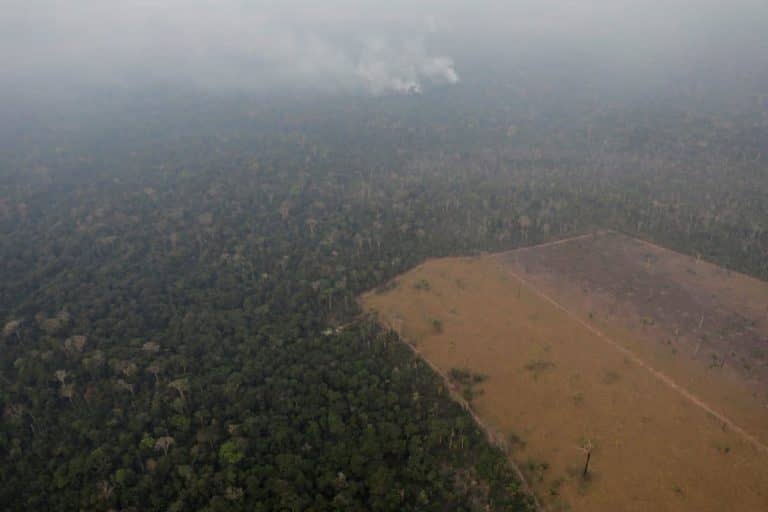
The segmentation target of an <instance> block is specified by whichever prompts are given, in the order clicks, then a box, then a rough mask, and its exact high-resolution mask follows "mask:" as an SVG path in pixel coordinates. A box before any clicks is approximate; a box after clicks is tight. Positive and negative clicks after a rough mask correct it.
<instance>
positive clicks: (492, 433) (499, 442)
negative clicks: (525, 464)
mask: <svg viewBox="0 0 768 512" xmlns="http://www.w3.org/2000/svg"><path fill="white" fill-rule="evenodd" d="M376 322H377V323H379V324H381V325H384V326H385V327H386V328H387V329H389V330H390V331H392V332H394V333H395V334H397V337H398V339H400V341H401V342H402V343H403V345H405V346H406V347H408V348H409V349H410V350H411V352H413V355H415V356H416V357H417V358H418V359H420V360H421V361H424V362H425V363H426V364H427V366H429V368H430V369H432V371H433V372H435V373H436V374H437V375H439V376H440V378H441V379H442V380H443V384H444V385H445V388H446V389H447V390H448V393H449V394H450V396H451V398H452V399H453V400H454V401H455V402H456V403H458V404H459V405H460V406H461V407H462V409H464V410H465V411H467V412H468V413H469V415H470V416H471V417H472V419H473V420H474V421H475V424H477V426H478V427H480V429H481V430H482V431H483V432H484V433H485V437H486V439H487V440H488V442H490V443H491V444H492V445H494V446H496V447H497V448H499V449H500V450H502V451H503V452H504V454H505V455H506V456H507V460H508V461H509V465H510V466H511V467H512V470H513V471H514V472H515V474H516V475H517V478H518V479H519V480H520V487H521V488H522V490H523V492H525V493H526V494H527V495H528V496H530V497H531V499H532V500H533V506H534V508H535V510H537V511H538V512H546V511H547V509H546V507H544V506H543V505H542V504H541V502H539V499H538V497H537V496H536V492H535V491H534V490H533V487H532V486H531V485H530V483H528V479H527V478H525V475H524V474H523V472H522V470H521V469H520V466H518V465H517V463H516V462H515V461H514V459H513V458H512V456H511V455H510V454H509V452H510V449H509V444H508V443H507V442H506V440H505V439H503V438H500V437H499V436H498V432H497V431H496V430H495V429H493V428H491V427H490V426H489V425H488V424H486V423H485V422H484V421H483V420H482V419H480V417H479V416H478V415H477V413H476V412H475V411H474V410H473V409H472V406H471V405H470V404H469V402H467V401H466V400H465V399H464V397H462V396H461V395H460V394H459V393H458V392H456V390H455V389H454V387H453V384H452V383H451V380H450V379H449V378H448V375H446V374H444V373H443V372H442V371H440V369H439V368H438V367H437V366H436V365H435V364H434V363H433V362H432V361H430V360H429V359H428V358H427V357H426V356H425V355H424V354H423V353H422V352H421V351H420V350H419V349H418V348H417V347H416V346H415V345H414V344H413V343H411V342H410V341H408V339H407V338H406V337H405V336H403V335H402V334H401V333H400V330H399V329H397V328H395V326H393V325H392V324H391V323H390V322H388V321H387V320H384V319H382V318H381V317H379V316H378V315H376Z"/></svg>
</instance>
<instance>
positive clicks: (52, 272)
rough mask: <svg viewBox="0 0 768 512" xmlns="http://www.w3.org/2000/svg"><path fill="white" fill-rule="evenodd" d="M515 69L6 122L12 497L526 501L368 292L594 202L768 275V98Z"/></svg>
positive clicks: (511, 504)
mask: <svg viewBox="0 0 768 512" xmlns="http://www.w3.org/2000/svg"><path fill="white" fill-rule="evenodd" d="M521 94H522V93H520V92H515V91H514V90H509V89H506V88H504V87H501V86H497V85H494V87H492V88H489V90H488V91H482V92H481V93H478V91H476V90H468V89H465V88H463V87H462V86H457V87H455V88H452V89H449V90H438V91H435V92H434V93H433V94H429V95H424V96H406V97H391V98H387V97H382V98H358V99H349V98H347V99H344V100H342V99H338V100H324V101H313V100H310V99H307V100H302V101H298V100H294V99H291V98H283V99H278V100H274V101H272V102H265V101H255V100H249V99H247V98H239V99H231V98H230V99H227V100H224V99H221V98H215V97H203V98H199V97H172V98H171V97H166V96H164V95H162V94H158V95H156V96H153V95H151V94H148V95H147V96H146V97H145V96H142V97H139V98H133V99H132V100H130V101H127V102H126V103H120V104H117V105H113V106H112V107H110V109H104V110H105V111H108V112H109V113H108V114H93V115H92V116H90V117H89V116H87V115H85V114H81V117H80V118H78V119H79V120H73V119H75V118H74V117H73V116H72V115H71V114H69V113H67V112H56V111H51V112H43V113H40V114H38V115H36V116H29V115H25V116H21V115H20V116H19V117H18V118H17V119H15V121H16V125H15V129H14V130H12V133H10V132H9V134H8V137H5V138H4V141H3V142H2V145H1V147H0V327H3V330H2V340H0V354H2V355H1V356H0V383H1V385H0V411H2V423H0V457H1V458H2V462H1V463H0V503H3V504H4V507H5V508H7V509H8V510H108V509H115V510H118V509H122V510H297V511H298V510H488V509H492V510H520V511H522V510H530V509H532V507H533V505H532V503H531V501H530V499H529V498H528V497H526V495H525V494H524V493H523V492H522V490H521V483H520V482H519V481H518V480H517V478H516V476H515V473H514V472H513V470H512V469H511V468H510V467H509V466H508V465H507V462H506V457H505V454H504V453H502V452H501V451H500V450H499V449H497V448H495V447H493V446H491V445H490V444H489V442H488V441H487V440H486V439H485V438H484V436H483V433H482V432H481V431H480V430H479V429H478V427H477V426H476V425H475V424H474V423H473V422H472V420H471V417H470V416H469V414H468V413H467V412H466V411H464V410H463V409H462V408H461V407H460V406H459V405H457V404H456V403H454V402H453V401H452V400H451V399H450V397H449V394H448V391H447V390H446V389H445V387H444V384H443V382H442V380H441V379H440V378H439V377H438V376H436V375H434V374H433V373H432V371H431V370H430V369H429V368H428V367H426V366H425V365H424V364H422V363H420V362H419V361H418V360H417V359H415V358H414V357H413V355H412V354H411V352H410V351H409V350H408V349H407V348H405V347H404V346H403V345H402V344H401V343H400V342H399V341H398V339H397V336H396V335H395V334H394V333H391V332H386V331H384V330H382V329H381V328H379V327H377V326H376V324H375V323H374V322H372V321H371V320H370V319H365V318H361V317H360V316H359V310H358V307H357V304H356V300H355V297H356V296H357V295H358V294H359V293H361V292H363V291H366V290H369V289H372V288H374V287H377V286H380V285H382V284H383V283H385V282H387V281H388V280H389V279H391V278H392V277H393V276H395V275H396V274H398V273H400V272H402V271H404V270H406V269H408V268H410V267H412V266H413V265H415V264H417V263H418V262H420V261H423V260H424V259H426V258H429V257H435V256H443V255H455V254H473V253H477V252H481V251H495V250H504V249H510V248H513V247H516V246H519V245H524V244H531V243H535V242H538V241H544V240H548V239H552V238H556V237H560V236H565V235H567V234H571V233H576V232H582V231H585V230H588V229H593V228H595V227H608V228H613V229H618V230H622V231H625V232H628V233H631V234H633V235H636V236H642V237H645V238H649V239H652V240H654V241H657V242H659V243H661V244H664V245H667V246H669V247H673V248H675V249H678V250H680V251H683V252H685V253H688V254H694V255H700V256H701V257H703V258H706V259H709V260H711V261H714V262H717V263H719V264H722V265H725V266H727V267H729V268H732V269H735V270H739V271H742V272H745V273H748V274H751V275H754V276H757V277H760V278H763V279H768V201H766V199H765V198H766V197H768V169H767V168H766V165H765V159H766V157H768V105H766V104H765V101H764V99H756V100H755V103H754V104H753V105H750V108H749V109H746V110H743V111H729V112H703V111H701V110H696V109H692V108H690V107H688V106H684V105H679V104H675V103H673V102H670V103H669V104H667V103H658V104H653V103H643V102H638V103H636V104H633V105H623V106H610V105H602V104H594V103H593V102H590V101H585V102H574V103H573V104H571V105H568V106H567V107H562V106H559V107H557V111H553V110H552V109H551V108H547V107H546V106H540V107H537V105H543V103H542V102H537V101H536V98H531V97H530V96H531V95H527V96H525V97H524V98H523V97H522V96H521ZM469 98H475V100H473V101H470V100H469ZM478 98H481V99H478ZM457 105H460V107H457ZM83 108H84V109H85V107H83ZM99 108H102V107H99ZM86 110H87V109H86Z"/></svg>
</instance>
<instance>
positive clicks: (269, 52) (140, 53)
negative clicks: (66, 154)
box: [0, 0, 459, 95]
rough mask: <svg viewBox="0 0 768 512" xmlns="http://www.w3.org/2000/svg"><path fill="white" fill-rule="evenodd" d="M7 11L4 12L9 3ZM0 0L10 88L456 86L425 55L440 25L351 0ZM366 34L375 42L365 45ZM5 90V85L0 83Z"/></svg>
mask: <svg viewBox="0 0 768 512" xmlns="http://www.w3.org/2000/svg"><path fill="white" fill-rule="evenodd" d="M6 4H7V5H6ZM282 4H283V3H281V2H271V1H268V0H254V1H253V2H247V3H246V2H242V1H241V0H217V1H215V2H214V1H212V0H165V1H163V2H156V1H152V0H123V1H121V2H119V5H118V6H117V7H115V6H114V5H112V4H111V3H104V2H103V1H102V0H77V1H76V2H68V1H66V0H6V3H4V4H3V9H2V12H0V27H2V29H3V30H0V68H2V70H3V71H2V74H3V78H4V80H5V82H6V84H15V86H17V87H19V88H21V89H24V88H25V87H26V86H28V85H33V84H48V83H51V82H55V83H56V84H57V85H58V86H60V87H61V86H63V84H69V85H72V86H80V85H97V86H108V87H113V86H114V87H131V86H136V85H138V86H143V85H152V84H184V85H190V86H193V87H203V88H209V89H236V90H240V91H269V90H274V89H280V90H284V89H286V88H295V89H298V90H321V91H325V92H339V91H340V92H350V91H367V92H369V93H371V94H375V95H382V94H409V93H420V92H422V91H424V90H425V89H426V88H428V87H429V86H432V85H439V84H451V83H455V82H457V81H458V79H459V77H458V74H457V73H456V71H455V69H454V66H453V62H452V60H451V59H450V58H448V57H444V56H435V55H432V54H431V53H430V52H429V51H427V50H426V44H425V40H424V37H427V36H428V35H429V34H430V33H432V32H434V31H436V30H438V25H437V22H436V21H435V20H434V19H432V20H431V21H430V20H429V19H427V21H426V22H425V21H424V20H425V18H424V17H422V15H421V14H417V13H414V12H411V11H412V10H411V9H398V8H395V7H384V6H382V7H376V8H375V9H373V8H371V7H372V6H373V1H372V0H371V1H370V2H368V3H367V4H366V5H362V4H358V3H357V2H356V1H353V0H333V1H332V2H330V3H329V4H322V5H317V4H315V3H314V2H310V1H309V0H294V1H291V2H285V5H284V6H283V5H282ZM371 34H381V36H379V37H378V38H372V37H371V36H370V35H371ZM0 89H2V84H0Z"/></svg>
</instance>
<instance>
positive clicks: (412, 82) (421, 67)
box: [356, 39, 459, 95]
mask: <svg viewBox="0 0 768 512" xmlns="http://www.w3.org/2000/svg"><path fill="white" fill-rule="evenodd" d="M356 75H357V76H358V77H359V78H360V79H361V80H362V81H363V85H364V87H365V88H366V90H367V91H368V92H370V93H371V94H374V95H382V94H421V93H422V92H423V91H424V88H425V86H427V85H443V84H455V83H457V82H458V81H459V75H458V73H457V72H456V70H455V69H454V65H453V60H452V59H450V58H449V57H433V56H430V55H429V54H428V53H427V51H426V49H425V47H424V44H423V43H422V42H410V43H408V44H405V45H403V44H400V45H393V44H391V43H390V42H388V41H386V40H384V39H375V40H369V41H368V42H367V43H366V45H365V49H364V51H363V53H362V55H361V57H360V60H359V62H358V63H357V66H356Z"/></svg>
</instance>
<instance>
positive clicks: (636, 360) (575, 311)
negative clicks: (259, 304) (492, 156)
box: [361, 233, 768, 512]
mask: <svg viewBox="0 0 768 512" xmlns="http://www.w3.org/2000/svg"><path fill="white" fill-rule="evenodd" d="M595 244H597V245H595ZM601 244H604V245H607V247H604V246H603V245H601ZM638 244H639V246H640V249H637V245H638ZM646 246H647V247H646ZM657 251H658V252H660V253H661V254H656V252H657ZM591 252H595V253H598V254H597V256H595V257H594V258H597V261H598V262H600V261H602V266H599V265H598V263H594V265H598V266H599V268H597V267H594V266H590V265H593V263H592V260H593V259H594V258H593V257H592V256H590V254H591ZM647 252H650V253H651V254H652V256H655V257H657V258H658V259H656V260H653V262H652V265H651V266H650V267H649V266H648V265H647V264H646V263H645V260H643V256H644V255H645V254H646V253H647ZM540 253H547V254H546V255H545V256H539V254H540ZM667 253H669V254H667ZM603 254H607V259H606V258H604V257H603V256H602V255H603ZM638 254H639V255H640V259H639V268H638V263H637V262H636V261H635V260H636V259H637V255H638ZM619 255H624V256H622V258H619ZM679 258H682V259H683V260H685V259H686V257H684V256H681V255H678V254H675V253H671V252H669V251H664V250H662V249H660V248H655V247H654V246H650V245H647V244H645V243H643V242H639V241H636V240H633V239H630V238H627V237H622V236H621V235H616V234H613V233H608V234H599V235H596V236H589V237H583V238H579V239H578V240H577V239H572V240H571V241H566V242H563V243H558V244H553V245H545V246H539V247H536V248H530V249H524V250H518V251H512V252H509V253H503V254H497V255H488V256H482V257H477V258H446V259H439V260H431V261H428V262H426V263H425V264H423V265H420V266H419V267H417V268H415V269H413V270H411V271H410V272H408V273H406V274H404V275H403V276H401V277H400V278H399V279H398V280H397V282H396V285H395V286H393V287H390V288H389V289H388V290H386V291H383V292H381V293H376V292H371V293H368V294H366V295H364V296H363V297H362V298H361V303H362V304H363V306H364V308H365V309H366V310H369V311H375V312H377V314H378V316H379V319H380V320H381V321H382V322H384V323H386V324H388V325H389V326H391V327H392V328H394V329H396V330H398V331H399V332H400V333H401V334H402V335H403V337H404V338H405V339H406V340H408V342H409V343H411V344H412V345H413V346H414V347H415V349H416V350H417V351H418V352H419V353H420V354H421V355H422V357H424V358H425V359H427V360H428V361H429V362H430V363H431V364H432V365H433V367H435V368H437V369H438V371H440V372H441V373H443V374H444V375H447V374H448V373H449V372H450V370H451V369H452V368H467V369H469V370H470V371H472V372H475V373H480V374H484V375H486V376H487V380H485V381H483V382H482V383H480V384H479V385H478V387H480V388H482V391H483V393H482V394H480V395H479V396H477V397H476V398H474V399H473V401H472V408H473V410H474V411H475V412H476V413H477V415H478V416H479V418H480V419H481V420H482V422H483V423H484V424H485V425H486V426H487V427H488V428H489V429H490V430H492V431H494V432H498V433H501V434H502V435H503V436H504V437H505V438H506V439H514V438H519V439H520V440H521V441H522V443H517V444H516V447H515V449H514V450H512V451H511V457H512V458H513V460H514V461H516V462H517V463H518V465H519V466H521V467H522V469H523V471H524V472H525V473H526V474H527V477H528V480H529V481H530V483H531V484H532V486H533V488H534V489H535V491H536V493H537V495H538V496H539V498H540V500H541V501H542V502H543V503H544V504H545V506H546V507H547V508H548V509H549V510H575V511H624V510H637V511H641V510H642V511H648V510H654V511H663V510H684V511H694V510H695V511H721V510H739V511H756V512H757V511H765V510H768V450H765V449H764V447H763V444H762V443H764V442H765V438H766V433H768V409H766V408H765V407H764V406H763V407H758V406H757V403H758V402H759V400H760V399H761V398H759V397H760V396H761V395H760V393H759V392H757V391H755V390H756V389H758V388H759V384H760V383H761V382H762V381H760V380H759V379H760V377H759V375H761V374H760V371H758V370H750V371H751V373H749V374H748V373H745V372H744V371H743V370H740V369H737V368H735V367H734V368H730V365H729V364H728V363H727V362H726V365H725V366H723V367H717V368H710V367H709V364H705V362H706V359H704V357H703V356H702V354H705V353H706V352H705V351H706V350H710V347H709V345H707V346H706V348H705V347H704V344H705V343H709V342H711V343H713V347H719V345H714V343H723V342H722V341H717V340H718V338H716V337H715V336H714V335H713V334H710V336H711V337H712V340H715V341H711V340H710V339H709V338H708V339H707V340H700V339H699V338H700V337H701V334H702V333H701V332H699V331H700V330H705V329H707V328H709V327H711V328H712V329H714V331H712V332H717V329H721V328H723V327H722V325H731V324H722V323H718V322H719V321H718V322H715V321H714V320H715V318H729V316H728V314H727V313H723V312H721V311H720V309H722V308H724V307H725V306H724V305H723V304H727V305H728V306H729V307H734V308H738V307H740V306H739V304H740V302H739V301H747V302H749V307H745V308H743V309H737V310H738V311H739V314H740V315H743V316H744V317H745V318H751V317H750V316H749V315H752V314H753V313H754V314H758V316H759V313H760V312H761V311H763V310H762V309H761V308H764V307H766V305H768V294H766V295H762V294H763V293H764V292H765V293H768V292H766V290H768V285H766V284H765V283H761V282H759V281H754V280H751V281H750V280H749V278H746V277H744V276H739V275H736V274H733V273H730V275H729V274H728V273H726V271H724V270H722V269H717V267H714V268H712V266H708V264H705V263H703V262H699V263H695V262H694V261H693V260H690V259H688V263H689V264H696V265H698V266H697V267H696V269H694V270H696V271H697V272H698V274H696V275H694V274H689V273H687V272H683V274H684V275H683V276H682V278H677V279H676V276H677V274H676V272H678V270H679V269H680V268H685V262H681V261H680V260H679ZM604 259H605V260H606V261H603V260H604ZM666 260H669V261H666ZM585 262H586V263H585ZM627 265H628V266H629V269H630V270H623V271H622V270H621V269H615V268H614V267H619V266H627ZM680 265H683V267H680ZM605 266H607V267H611V268H612V270H610V271H606V270H604V269H603V267H605ZM561 267H562V268H561ZM649 268H650V269H649ZM579 269H582V270H579ZM657 269H658V271H659V273H660V272H661V270H662V269H663V270H664V272H666V274H663V277H659V284H658V286H663V287H662V288H661V289H662V290H665V291H666V294H663V296H664V297H666V296H668V295H673V297H675V300H674V301H673V304H674V305H675V306H676V307H678V308H680V309H678V310H673V312H670V311H668V310H669V309H670V308H671V307H672V306H670V305H668V304H667V303H666V302H661V305H662V307H663V308H664V311H661V312H656V311H655V310H654V307H655V304H656V303H657V302H658V301H657V300H654V299H652V300H650V301H648V300H646V298H647V297H648V295H643V291H647V292H648V293H649V294H650V293H651V291H650V289H649V290H646V288H643V287H641V288H640V290H641V291H634V290H635V289H637V288H638V286H640V284H642V283H644V282H645V281H646V280H647V279H646V278H645V277H640V276H635V277H630V276H632V275H634V274H633V272H640V271H641V270H642V271H643V272H647V273H650V274H655V273H656V272H657ZM715 269H717V272H716V271H715ZM526 270H527V271H528V272H526ZM597 270H599V272H598V271H597ZM593 274H595V275H593ZM628 274H629V275H628ZM710 274H711V275H712V276H713V277H711V278H710V279H707V280H705V281H706V282H708V283H710V284H709V285H708V286H712V288H711V289H708V290H709V295H706V294H705V295H704V296H703V297H700V296H699V295H700V294H701V293H702V292H701V290H700V288H698V287H699V286H700V285H699V281H700V279H697V278H696V277H697V276H700V275H706V276H709V275H710ZM688 276H691V277H688ZM632 279H635V280H637V282H635V281H633V280H632ZM732 279H736V280H738V282H732V281H730V280H732ZM743 280H747V281H745V282H746V284H742V281H743ZM585 281H586V282H587V283H593V284H592V285H591V286H593V287H594V289H593V288H591V287H590V285H589V284H587V285H585ZM725 281H727V282H725ZM753 281H754V282H753ZM651 283H655V281H653V280H651ZM670 283H671V284H670ZM643 286H646V285H643ZM647 286H651V285H647ZM654 286H656V285H654ZM686 287H687V288H686ZM744 287H746V289H742V288H744ZM763 287H764V288H763ZM585 288H586V290H587V291H586V292H585V291H584V289H585ZM670 288H672V289H675V290H674V291H670V290H669V289H670ZM677 288H681V289H684V290H685V292H686V293H687V294H688V295H683V293H684V292H683V291H679V290H677ZM653 289H654V290H655V289H656V288H653ZM606 290H607V291H606ZM612 290H619V291H613V292H611V291H612ZM622 291H623V292H622ZM633 291H634V293H629V292H633ZM611 293H613V295H611ZM621 293H623V295H621ZM654 293H655V292H654ZM659 293H660V292H659ZM550 294H551V295H550ZM713 294H714V295H713ZM585 297H586V298H585ZM617 297H619V298H622V297H623V299H622V300H618V299H617ZM638 297H640V298H641V299H642V300H640V302H641V303H642V304H643V306H642V307H644V308H645V309H638V308H640V307H641V306H639V305H636V304H634V302H636V299H637V298H638ZM705 299H706V300H705ZM659 300H665V299H659ZM624 301H626V302H628V304H625V303H624ZM686 301H694V302H693V304H694V305H690V306H689V305H686ZM761 301H762V302H761ZM646 302H650V303H651V304H652V306H645V303H646ZM700 304H717V306H716V307H715V306H713V307H712V308H710V309H707V313H705V320H704V322H701V318H700V317H701V307H700V306H699V305H700ZM697 308H698V309H697ZM718 308H719V309H718ZM674 311H678V312H677V313H674ZM681 311H688V312H689V316H690V315H693V313H692V311H695V312H696V316H695V317H694V320H693V321H691V320H689V319H687V318H686V317H685V316H684V315H683V314H682V313H681ZM715 311H720V313H718V314H719V315H720V316H717V317H715ZM609 312H610V315H609ZM589 313H592V318H590V317H589ZM708 315H711V316H708ZM678 317H680V318H682V320H675V319H676V318H678ZM763 320H764V319H763V318H760V319H759V320H754V325H753V324H752V323H751V322H752V320H750V324H749V325H750V328H753V329H760V328H762V325H763V324H762V323H761V322H762V321H763ZM651 322H653V323H651ZM700 324H701V325H700ZM737 325H738V326H742V327H739V328H738V329H737V330H738V332H741V330H744V329H743V325H744V324H743V323H738V324H737ZM670 326H671V327H670ZM669 328H672V329H673V331H672V332H673V333H674V332H675V331H674V329H678V331H679V332H677V334H676V337H675V340H677V341H675V343H676V345H675V346H676V347H677V345H680V347H679V348H677V350H678V352H677V353H676V354H672V350H671V349H670V345H668V344H666V343H665V339H666V338H661V340H659V339H658V338H659V336H660V335H659V333H664V332H665V331H664V329H669ZM694 329H698V330H694ZM691 333H694V334H691ZM667 335H668V333H667ZM723 336H726V334H723ZM689 338H690V339H689ZM726 339H727V338H726ZM739 339H741V338H739ZM685 340H687V341H685ZM699 341H702V346H701V347H699V348H698V352H697V354H696V358H695V359H694V358H693V352H694V351H695V350H696V346H698V342H699ZM685 344H687V345H692V346H693V345H694V344H695V345H696V346H693V348H692V349H690V354H691V355H690V357H684V356H683V348H682V346H683V345H685ZM711 350H715V348H711ZM745 350H748V349H745ZM723 353H724V352H723ZM740 353H741V352H737V354H740ZM748 353H749V352H745V354H748ZM731 357H738V356H731ZM753 359H754V358H753ZM736 360H737V359H736ZM733 366H735V364H733ZM756 367H757V366H755V368H756ZM752 393H756V394H752ZM734 397H735V398H734ZM727 399H734V403H733V404H731V403H730V402H727V401H724V400H727ZM748 404H752V409H753V410H751V411H749V409H748V407H747V405H748ZM724 420H725V421H724ZM585 440H589V441H591V442H592V444H593V446H594V450H593V455H592V461H591V464H590V469H591V471H590V474H589V478H587V479H584V478H582V476H581V470H582V466H583V464H584V453H583V452H582V451H581V450H580V449H579V447H580V446H581V445H582V444H583V443H584V441H585ZM513 444H514V443H513Z"/></svg>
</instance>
